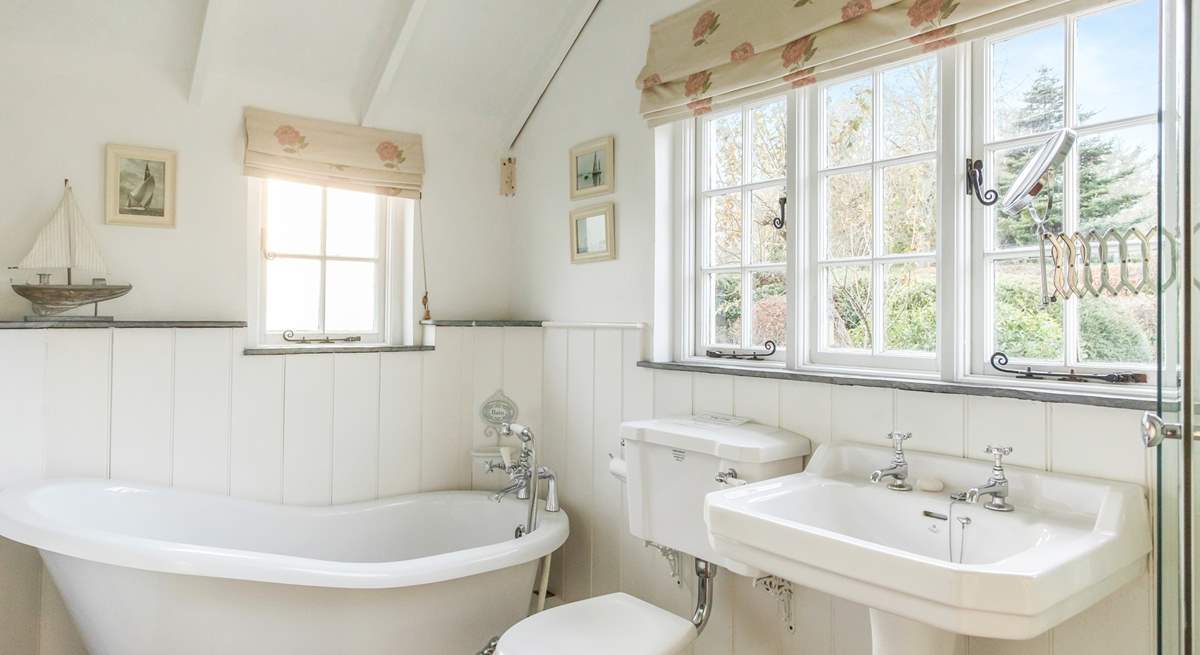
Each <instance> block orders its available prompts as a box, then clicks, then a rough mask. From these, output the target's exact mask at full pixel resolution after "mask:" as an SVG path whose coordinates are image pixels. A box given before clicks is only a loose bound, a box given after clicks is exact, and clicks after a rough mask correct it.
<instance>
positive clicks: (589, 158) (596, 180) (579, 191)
mask: <svg viewBox="0 0 1200 655" xmlns="http://www.w3.org/2000/svg"><path fill="white" fill-rule="evenodd" d="M616 173H617V162H616V158H615V157H613V138H612V137H611V136H608V137H604V138H603V139H596V140H595V141H588V142H587V143H581V144H579V145H577V146H575V147H574V148H571V200H575V199H578V198H590V197H592V196H600V195H604V194H606V193H612V190H613V182H614V181H615V180H616Z"/></svg>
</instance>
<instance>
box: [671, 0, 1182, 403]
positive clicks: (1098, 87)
mask: <svg viewBox="0 0 1200 655" xmlns="http://www.w3.org/2000/svg"><path fill="white" fill-rule="evenodd" d="M1157 21H1158V4H1157V2H1155V0H1136V1H1135V2H1128V3H1124V4H1118V5H1109V6H1106V7H1104V8H1103V9H1101V10H1098V11H1093V12H1089V13H1086V14H1081V15H1077V16H1071V17H1067V18H1062V19H1058V20H1055V21H1052V22H1047V23H1043V24H1040V25H1035V26H1032V27H1027V28H1022V29H1021V30H1020V31H1017V32H1013V33H1009V34H1001V35H998V36H995V37H992V38H988V39H983V40H979V41H975V42H972V43H965V44H959V45H954V46H951V47H947V48H943V49H941V50H938V51H936V52H933V53H928V54H925V55H922V56H919V57H915V58H912V59H909V60H906V61H900V62H896V63H892V64H888V65H886V66H880V67H878V68H875V69H872V70H869V71H864V72H858V73H854V74H852V75H848V76H845V77H842V78H837V79H828V80H822V81H820V82H819V83H817V84H813V85H808V86H801V87H800V88H798V89H795V90H793V91H790V92H788V93H786V94H783V95H780V96H776V97H773V98H766V99H756V100H753V101H751V102H748V103H747V104H745V105H744V106H741V107H737V108H732V109H728V110H724V111H717V112H713V113H710V114H706V115H702V116H699V117H697V118H695V119H693V120H692V121H689V122H686V123H685V124H683V125H682V127H681V128H674V129H676V131H675V132H674V134H675V135H676V141H677V142H678V143H679V144H680V146H679V147H678V149H677V151H676V157H677V161H679V162H682V164H681V166H682V172H683V175H684V182H683V185H682V187H681V188H682V189H683V190H684V192H685V193H687V194H691V195H689V198H691V197H692V196H694V204H693V203H689V207H688V210H687V211H686V212H682V213H681V215H680V217H679V221H680V224H681V225H682V226H683V227H682V230H684V232H682V234H683V235H684V237H685V238H684V239H683V243H684V244H685V248H686V249H687V250H686V251H684V252H683V253H682V255H681V256H679V257H678V260H677V261H679V262H681V263H682V267H681V268H679V269H677V270H679V271H680V276H681V277H680V280H679V282H678V284H679V285H680V288H682V289H684V291H685V293H683V294H681V297H682V298H683V300H681V301H680V303H681V304H680V307H679V308H678V309H679V314H678V315H679V316H680V317H682V318H683V321H682V322H683V323H684V325H682V327H681V329H680V330H679V331H678V333H677V334H678V335H679V339H680V343H681V344H682V347H681V355H682V356H683V357H684V358H696V359H702V358H704V357H705V355H706V353H707V351H708V350H709V349H711V348H736V349H752V350H758V349H761V348H762V347H763V344H764V342H766V341H767V340H771V341H774V342H775V343H776V344H777V345H778V346H779V347H780V353H782V354H779V353H777V354H776V355H775V356H774V357H772V358H771V359H772V360H777V361H768V362H758V363H757V364H756V365H762V366H776V367H778V366H789V367H792V368H800V369H810V370H813V369H815V370H821V369H826V370H831V369H837V370H843V371H844V370H850V371H853V372H857V373H871V372H879V373H880V374H891V375H895V374H898V373H899V374H907V375H912V376H916V377H925V378H929V377H935V376H936V377H938V378H940V379H944V380H968V379H970V378H971V377H972V376H977V375H994V374H995V372H994V371H993V370H992V369H991V367H990V366H989V365H988V360H989V358H990V356H991V354H992V353H993V352H995V351H997V350H1003V351H1005V352H1006V353H1007V354H1008V355H1009V356H1010V357H1012V358H1013V359H1014V360H1016V361H1019V362H1021V363H1022V364H1026V363H1031V364H1036V365H1037V366H1039V367H1051V368H1054V369H1057V370H1066V369H1070V368H1075V369H1079V370H1088V369H1092V370H1103V371H1111V370H1117V369H1119V370H1128V369H1131V368H1132V369H1138V368H1141V369H1149V368H1152V366H1153V363H1154V356H1155V321H1156V307H1155V297H1154V294H1153V293H1141V294H1133V293H1129V292H1128V291H1126V292H1123V294H1122V295H1121V296H1118V297H1100V298H1093V297H1089V298H1086V299H1083V300H1078V299H1072V300H1067V301H1060V302H1056V303H1052V304H1050V305H1049V306H1048V307H1043V306H1042V303H1041V293H1040V289H1041V285H1040V275H1041V273H1040V268H1039V263H1038V236H1037V233H1036V231H1035V225H1034V223H1033V221H1032V219H1031V218H1030V217H1029V216H1028V214H1025V215H1023V216H1021V217H1018V218H1010V217H1005V216H1003V215H1001V214H1000V213H999V212H998V211H996V210H995V209H994V208H985V207H984V206H982V205H981V204H979V203H977V202H976V201H975V200H974V199H969V200H968V197H967V196H965V195H964V184H965V183H964V179H963V177H964V174H965V171H964V168H965V166H964V162H965V161H966V159H967V158H968V157H970V158H981V159H982V160H983V161H984V170H985V174H986V177H987V178H988V179H987V180H985V188H995V189H996V190H997V191H998V192H999V193H1000V194H1001V195H1003V194H1004V192H1005V191H1006V190H1007V187H1008V185H1009V184H1010V183H1011V182H1012V180H1013V178H1014V177H1015V175H1016V173H1017V171H1018V170H1019V169H1020V167H1021V166H1022V165H1023V164H1024V163H1025V161H1026V160H1027V159H1028V158H1029V157H1030V156H1031V154H1032V153H1033V152H1034V151H1035V150H1036V148H1037V147H1038V146H1040V145H1041V144H1042V143H1043V142H1044V141H1045V140H1046V139H1047V138H1048V137H1049V136H1050V135H1051V134H1053V133H1054V132H1055V130H1058V129H1060V128H1062V127H1069V128H1071V129H1073V130H1075V131H1076V133H1077V135H1078V140H1077V142H1076V144H1075V146H1074V148H1073V150H1072V152H1071V155H1070V156H1069V158H1068V160H1067V161H1066V162H1065V163H1064V165H1062V166H1060V167H1058V168H1057V169H1056V173H1055V178H1054V180H1052V181H1049V182H1048V187H1049V191H1048V192H1043V193H1042V195H1041V197H1040V199H1039V201H1038V202H1039V204H1038V209H1039V210H1040V211H1041V212H1042V213H1043V215H1044V216H1048V217H1049V219H1050V222H1049V225H1050V226H1051V228H1052V229H1053V230H1055V231H1060V230H1066V231H1068V232H1075V231H1081V232H1090V231H1092V230H1095V231H1097V232H1098V233H1100V234H1104V233H1106V232H1107V231H1109V230H1110V229H1115V230H1117V231H1118V232H1120V231H1123V230H1127V229H1128V228H1132V227H1137V228H1139V229H1141V230H1143V231H1148V230H1150V229H1152V228H1154V227H1155V225H1156V224H1157V219H1158V215H1157V212H1158V191H1157V184H1158V176H1159V171H1158V160H1159V153H1158V150H1159V141H1158V131H1159V125H1158V121H1159V118H1158V110H1159V100H1158V97H1159V90H1158V80H1157V76H1156V75H1153V74H1147V71H1157V70H1158V64H1157V59H1158V53H1159V47H1158V43H1157V36H1156V35H1157V31H1158V27H1157ZM1113 44H1120V47H1119V50H1120V52H1119V55H1114V52H1113V49H1114V47H1115V46H1114V45H1113ZM664 134H665V133H664ZM785 194H786V195H787V196H789V197H788V198H787V202H788V211H787V212H786V214H787V216H786V218H787V223H786V224H785V225H784V226H783V227H782V228H777V227H776V226H775V218H776V217H777V216H779V200H780V198H781V197H784V196H785ZM1131 245H1132V244H1131ZM1152 245H1153V244H1152ZM1109 250H1110V251H1111V252H1110V261H1111V262H1113V263H1115V262H1116V260H1117V257H1118V255H1117V248H1116V247H1115V244H1114V246H1113V247H1110V248H1109ZM1094 255H1096V256H1098V252H1097V253H1094ZM1130 255H1131V256H1132V257H1134V260H1135V261H1134V264H1135V269H1138V270H1137V271H1136V272H1137V273H1140V268H1139V267H1137V266H1136V264H1137V263H1138V262H1137V259H1136V258H1137V257H1140V256H1141V253H1140V250H1139V248H1137V247H1134V248H1131V249H1130ZM1093 268H1095V269H1098V268H1099V267H1093ZM1150 269H1151V271H1153V269H1154V267H1153V266H1151V267H1150ZM1135 277H1136V276H1135ZM1136 281H1137V280H1135V282H1136ZM785 348H786V352H785Z"/></svg>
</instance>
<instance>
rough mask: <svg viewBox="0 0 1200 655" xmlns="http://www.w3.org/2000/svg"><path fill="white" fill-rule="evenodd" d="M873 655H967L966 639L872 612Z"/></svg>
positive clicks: (881, 612) (879, 611)
mask: <svg viewBox="0 0 1200 655" xmlns="http://www.w3.org/2000/svg"><path fill="white" fill-rule="evenodd" d="M871 653H872V655H966V653H967V638H966V637H965V636H963V635H959V634H955V633H953V632H946V631H945V630H942V629H940V628H935V627H933V626H931V625H926V624H924V623H921V622H919V621H913V620H912V619H906V618H904V617H902V616H896V615H895V614H890V613H888V612H884V611H882V610H877V609H874V608H871Z"/></svg>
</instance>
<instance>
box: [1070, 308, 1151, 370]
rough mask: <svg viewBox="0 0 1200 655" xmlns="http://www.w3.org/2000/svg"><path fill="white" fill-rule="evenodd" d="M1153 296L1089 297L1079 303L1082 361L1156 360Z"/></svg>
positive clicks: (1144, 361) (1142, 361) (1146, 361)
mask: <svg viewBox="0 0 1200 655" xmlns="http://www.w3.org/2000/svg"><path fill="white" fill-rule="evenodd" d="M1156 312H1157V309H1156V307H1155V301H1154V294H1153V293H1142V294H1138V295H1136V296H1135V295H1132V294H1130V293H1129V292H1127V291H1123V292H1122V293H1121V295H1119V296H1115V297H1114V296H1101V297H1099V298H1094V297H1092V296H1086V297H1084V298H1083V299H1081V300H1080V301H1079V359H1080V361H1084V362H1092V363H1095V362H1108V363H1130V364H1149V363H1152V362H1154V357H1155V337H1156V331H1155V325H1156V323H1157V319H1156Z"/></svg>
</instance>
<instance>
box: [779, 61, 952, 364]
mask: <svg viewBox="0 0 1200 655" xmlns="http://www.w3.org/2000/svg"><path fill="white" fill-rule="evenodd" d="M929 58H933V59H934V60H935V62H936V63H937V66H938V73H937V75H938V100H937V106H938V125H937V142H936V143H935V145H934V149H933V150H932V151H928V152H924V153H918V154H915V155H905V156H901V157H888V158H885V157H883V156H882V153H881V152H880V149H879V144H880V138H881V135H882V123H881V118H882V112H881V111H880V109H881V103H880V98H881V94H880V78H881V76H882V75H883V74H884V73H885V72H887V71H889V70H893V69H896V68H901V67H903V66H906V65H909V64H912V63H913V62H916V61H921V60H925V59H929ZM955 66H956V62H955V61H954V59H953V58H952V57H950V56H949V55H948V54H947V53H946V52H945V51H943V52H941V53H935V54H924V55H921V56H918V57H911V58H908V59H905V60H903V61H898V62H894V63H890V64H887V65H884V66H879V67H876V68H872V69H870V70H869V71H863V72H859V73H856V74H853V75H848V76H845V77H841V78H836V79H832V80H828V81H824V82H821V83H820V84H814V85H811V86H808V87H805V88H804V89H802V90H801V92H800V93H801V94H802V96H803V101H802V104H803V105H804V106H806V107H808V108H811V109H810V110H809V111H808V115H809V119H808V121H807V122H806V123H805V124H804V126H805V134H804V138H803V140H802V141H800V148H799V150H800V151H801V153H803V155H802V156H803V157H804V158H805V161H804V170H806V171H812V174H810V175H807V176H805V178H804V179H805V184H804V187H803V188H804V191H805V198H806V200H807V204H806V205H805V208H806V214H807V216H809V217H811V218H810V220H806V221H805V224H806V229H807V231H808V234H809V244H810V246H809V248H808V250H807V251H806V252H805V255H806V257H805V262H806V265H805V267H804V268H805V275H804V278H805V280H806V281H807V282H808V284H807V286H806V290H805V291H806V292H805V298H806V299H807V301H808V308H807V309H808V313H807V315H808V316H810V317H811V319H810V320H806V321H805V322H804V323H802V325H804V328H805V331H806V337H805V341H806V342H807V344H808V347H807V348H806V349H805V352H806V354H807V358H806V360H805V363H807V364H810V365H814V366H816V367H836V368H844V369H846V368H849V369H862V370H872V369H874V370H888V371H892V370H902V371H905V372H906V373H909V374H913V375H916V376H922V374H923V375H924V376H929V375H932V374H934V373H936V372H937V371H938V369H939V366H940V358H941V354H942V351H943V349H944V347H945V344H946V340H945V339H944V338H943V336H942V331H941V326H942V325H943V323H944V314H945V305H946V304H945V302H944V299H945V298H946V293H945V287H946V283H947V282H948V281H947V280H946V276H944V275H942V274H941V273H942V270H943V269H944V267H945V266H947V265H948V263H949V262H948V260H947V257H946V256H945V254H946V252H948V250H947V249H946V248H945V247H944V245H943V241H942V237H943V235H944V234H946V233H948V232H949V233H953V229H952V226H947V225H946V224H947V223H951V222H953V220H954V216H955V214H954V213H952V212H947V211H946V207H945V203H944V202H941V203H939V206H938V215H937V219H936V221H935V231H936V233H935V237H934V241H935V250H934V252H933V253H922V254H918V255H907V254H902V255H889V254H886V253H884V252H883V219H884V216H883V207H882V193H881V190H882V180H883V176H882V171H883V169H884V168H887V167H890V166H896V165H901V164H905V163H914V162H919V161H928V160H930V159H932V160H933V162H934V169H935V171H936V172H935V175H936V176H937V184H936V193H937V197H938V198H939V200H944V199H946V198H948V197H953V196H954V195H955V191H956V187H955V185H954V182H955V180H954V179H953V174H952V173H948V172H947V171H953V170H954V165H953V163H952V162H953V161H954V160H956V159H957V158H953V159H951V158H949V157H947V156H946V152H947V151H948V150H952V149H953V148H955V147H956V145H957V143H956V139H955V135H954V134H953V133H949V134H947V130H946V125H945V122H944V121H943V116H944V114H946V113H947V112H946V111H945V109H946V99H947V96H948V95H949V94H952V93H953V88H951V89H950V90H949V91H948V90H947V88H946V81H947V78H948V73H951V74H952V73H953V70H954V68H955ZM867 76H870V77H871V85H872V112H871V157H870V159H869V161H867V162H866V163H863V164H853V165H842V166H829V167H823V165H822V161H821V160H822V158H823V154H824V152H825V149H826V142H825V134H824V133H823V130H822V120H823V117H824V108H823V106H822V103H821V98H822V92H823V91H824V89H826V88H828V87H830V86H835V85H837V84H839V83H841V82H845V81H847V80H852V79H860V78H863V77H867ZM949 79H950V80H951V81H952V80H953V77H949ZM810 144H811V145H810ZM948 159H949V160H950V161H947V160H948ZM863 171H866V172H869V173H870V175H871V202H872V214H873V216H872V236H871V239H872V247H871V254H870V255H869V256H866V257H850V258H836V259H830V258H826V257H825V255H824V252H823V251H824V244H825V240H824V231H825V223H826V221H825V218H824V216H823V211H824V202H823V200H824V194H825V186H826V185H825V181H826V180H827V179H828V178H829V177H830V176H831V175H836V174H842V173H853V172H863ZM930 260H932V261H933V263H934V265H935V266H936V270H937V271H938V274H937V302H936V310H935V316H936V317H937V325H936V327H935V328H934V329H935V332H936V333H937V334H936V335H935V346H934V352H933V353H931V354H918V353H905V352H899V351H890V352H889V351H885V350H884V347H883V343H884V338H885V334H884V331H883V327H884V324H885V321H884V313H885V311H886V302H885V296H884V292H885V289H884V277H885V276H884V275H883V271H884V269H885V267H886V266H887V265H889V264H893V263H905V262H917V261H930ZM951 261H952V260H951ZM839 265H854V266H863V265H865V266H867V267H869V268H870V269H871V279H872V290H871V294H872V303H871V304H872V326H873V329H872V332H873V337H874V338H873V342H874V343H872V347H871V351H870V352H862V351H856V350H850V349H828V348H825V341H826V336H827V335H825V330H826V328H827V322H826V321H825V311H826V302H827V301H826V298H825V274H826V273H825V271H826V270H827V269H828V268H830V267H831V266H839Z"/></svg>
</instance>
